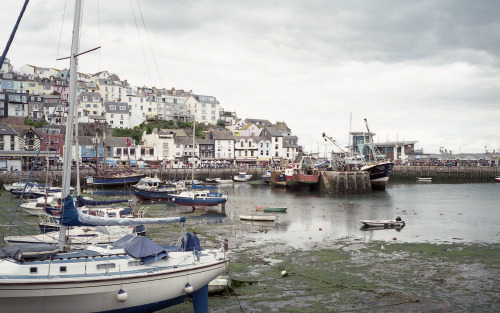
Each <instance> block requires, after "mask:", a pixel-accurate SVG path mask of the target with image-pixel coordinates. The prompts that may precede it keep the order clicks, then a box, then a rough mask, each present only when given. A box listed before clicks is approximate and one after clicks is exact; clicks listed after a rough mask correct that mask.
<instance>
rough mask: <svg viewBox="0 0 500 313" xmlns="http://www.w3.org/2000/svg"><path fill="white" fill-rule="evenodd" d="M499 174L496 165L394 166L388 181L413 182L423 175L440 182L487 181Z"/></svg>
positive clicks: (499, 170) (492, 179)
mask: <svg viewBox="0 0 500 313" xmlns="http://www.w3.org/2000/svg"><path fill="white" fill-rule="evenodd" d="M499 175H500V168H499V167H498V166H395V167H394V168H393V169H392V174H391V178H390V180H389V181H392V182H400V183H404V182H415V181H416V180H417V179H418V178H424V177H425V178H431V180H432V181H433V182H440V183H487V182H494V181H495V177H496V176H499Z"/></svg>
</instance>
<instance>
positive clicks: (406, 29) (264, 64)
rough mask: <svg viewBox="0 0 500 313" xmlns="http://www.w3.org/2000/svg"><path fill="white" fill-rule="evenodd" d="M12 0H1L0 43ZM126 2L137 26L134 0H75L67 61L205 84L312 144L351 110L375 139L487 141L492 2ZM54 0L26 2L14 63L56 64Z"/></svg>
mask: <svg viewBox="0 0 500 313" xmlns="http://www.w3.org/2000/svg"><path fill="white" fill-rule="evenodd" d="M131 2H132V5H131ZM22 4H23V1H8V2H7V3H3V4H2V10H1V11H0V20H2V28H1V29H0V43H1V45H2V49H3V46H4V45H5V43H6V42H7V39H8V37H9V35H10V32H11V30H12V27H13V26H14V23H15V20H16V19H17V15H18V14H19V12H20V9H21V7H22ZM139 4H140V8H141V10H142V17H143V18H144V22H145V24H146V28H147V33H146V32H145V30H144V27H143V24H142V18H141V14H140V12H139V10H138V6H137V0H132V1H97V0H87V1H85V6H84V9H85V10H84V18H83V23H82V24H83V26H82V37H81V50H86V49H90V48H93V47H96V46H102V49H101V51H100V52H93V53H89V54H87V55H84V56H82V57H81V58H80V68H79V70H80V71H81V72H88V73H95V72H98V71H101V70H108V71H110V72H114V73H117V74H118V75H119V76H120V78H122V79H127V80H128V81H129V82H130V83H131V84H133V85H138V86H143V85H146V86H156V87H166V88H172V87H175V88H176V89H186V90H193V92H194V93H196V94H201V95H212V96H215V97H217V99H218V100H219V101H220V102H221V104H222V106H223V108H224V109H225V110H226V111H236V112H237V114H238V116H239V117H241V118H261V119H268V120H270V121H271V122H276V121H285V122H286V123H287V124H288V126H289V127H290V128H291V129H292V131H293V132H294V134H295V135H297V136H298V137H299V141H300V144H301V145H303V146H305V147H306V149H307V150H308V151H313V152H316V151H317V150H318V147H319V150H320V152H321V153H323V152H324V150H325V147H326V146H325V143H324V141H323V140H322V138H321V134H322V133H323V132H326V133H327V134H328V135H329V136H332V137H334V138H335V139H337V140H338V141H339V142H340V143H341V144H347V139H348V132H349V128H350V121H349V119H350V118H349V117H350V114H351V113H352V126H351V129H352V130H353V131H362V130H365V128H364V123H363V118H365V117H366V118H367V119H368V121H369V124H370V129H371V130H372V131H373V132H375V133H376V134H377V136H376V137H375V140H376V141H380V142H383V141H387V140H390V141H394V140H397V139H398V140H413V141H418V142H417V144H416V148H423V149H424V151H425V152H427V153H437V152H438V151H439V148H440V147H445V148H446V149H448V150H452V151H453V152H455V153H458V152H484V151H485V148H484V147H485V146H486V147H487V149H488V150H489V151H492V150H493V149H495V150H496V151H500V136H499V133H500V126H499V119H500V64H499V63H500V59H499V55H500V51H499V50H500V15H499V13H498V12H500V2H499V1H327V0H324V1H289V0H283V1H270V0H268V1H260V0H257V1H216V0H205V1H193V0H184V1H176V0H175V1H166V0H161V1H160V0H156V1H153V0H151V1H145V0H143V1H139ZM132 7H133V9H132ZM64 8H65V2H64V1H60V0H59V1H56V0H48V1H41V0H32V1H31V2H30V4H29V5H28V9H27V12H26V13H25V16H24V18H23V20H22V22H21V26H20V27H19V30H18V33H17V35H16V38H15V40H14V43H13V45H12V47H11V49H10V51H9V54H8V57H9V58H10V59H11V62H12V64H13V65H14V68H15V69H17V68H19V67H21V66H22V65H24V64H33V65H38V66H45V67H56V68H60V69H62V68H64V67H68V62H67V61H64V62H63V61H55V59H56V58H57V57H63V56H67V55H68V54H69V49H70V46H69V43H70V37H71V30H72V15H73V2H72V1H69V2H68V3H67V5H66V10H64ZM134 15H135V18H136V21H137V25H138V26H139V30H137V28H136V22H134ZM63 17H64V19H63ZM150 42H151V46H150V45H149V43H150ZM58 47H59V48H58ZM151 47H152V49H151ZM155 59H156V62H155ZM332 148H333V147H330V146H329V147H328V149H329V150H330V149H332Z"/></svg>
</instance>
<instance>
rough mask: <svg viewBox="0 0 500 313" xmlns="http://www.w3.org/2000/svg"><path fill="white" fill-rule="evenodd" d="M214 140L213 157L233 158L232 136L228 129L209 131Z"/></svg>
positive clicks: (229, 159)
mask: <svg viewBox="0 0 500 313" xmlns="http://www.w3.org/2000/svg"><path fill="white" fill-rule="evenodd" d="M210 139H212V140H213V141H214V145H215V158H216V159H219V160H228V161H233V160H234V136H233V133H231V132H230V131H214V132H211V133H210Z"/></svg>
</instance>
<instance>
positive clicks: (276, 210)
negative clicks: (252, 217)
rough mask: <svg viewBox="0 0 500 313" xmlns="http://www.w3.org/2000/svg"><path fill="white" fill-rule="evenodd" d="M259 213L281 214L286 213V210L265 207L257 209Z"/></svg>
mask: <svg viewBox="0 0 500 313" xmlns="http://www.w3.org/2000/svg"><path fill="white" fill-rule="evenodd" d="M255 209H256V210H257V211H264V212H273V213H276V212H279V213H286V208H268V207H264V206H258V207H256V208H255Z"/></svg>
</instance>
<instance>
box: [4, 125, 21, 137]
mask: <svg viewBox="0 0 500 313" xmlns="http://www.w3.org/2000/svg"><path fill="white" fill-rule="evenodd" d="M17 134H18V133H17V132H16V131H15V130H13V129H12V128H11V127H10V126H9V125H5V126H0V135H11V136H12V135H13V136H15V135H17Z"/></svg>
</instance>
